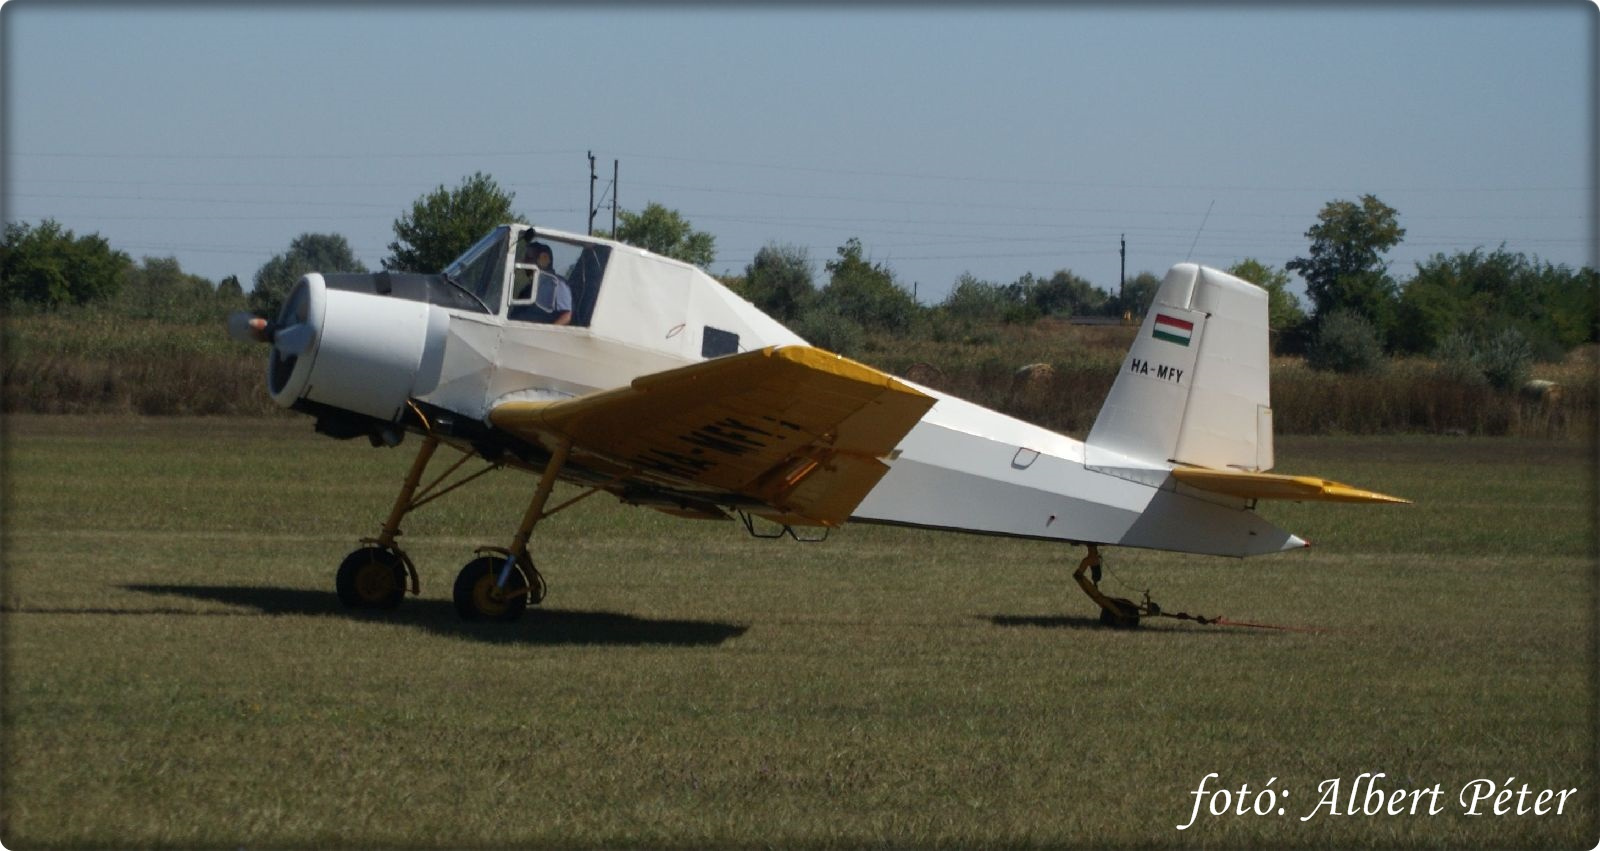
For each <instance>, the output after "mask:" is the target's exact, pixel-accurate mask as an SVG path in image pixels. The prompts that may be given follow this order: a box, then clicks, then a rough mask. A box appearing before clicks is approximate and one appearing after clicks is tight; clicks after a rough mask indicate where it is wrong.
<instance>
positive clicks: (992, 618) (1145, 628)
mask: <svg viewBox="0 0 1600 851" xmlns="http://www.w3.org/2000/svg"><path fill="white" fill-rule="evenodd" d="M977 617H978V618H979V619H980V620H986V621H988V622H989V623H992V624H994V625H995V626H999V627H1033V628H1036V629H1085V630H1091V631H1094V632H1108V633H1109V632H1123V633H1128V634H1131V635H1137V634H1139V633H1141V632H1152V631H1153V632H1164V633H1179V632H1181V633H1183V634H1184V635H1185V637H1187V636H1191V635H1194V636H1200V635H1205V636H1248V635H1268V634H1270V632H1269V631H1267V630H1254V629H1225V628H1222V627H1221V626H1220V625H1210V626H1211V628H1207V627H1208V625H1205V624H1192V623H1186V624H1181V625H1180V624H1179V623H1178V622H1176V621H1171V620H1157V619H1155V618H1145V619H1143V620H1141V621H1140V623H1139V626H1138V627H1136V628H1134V629H1114V628H1112V627H1109V626H1106V625H1105V624H1103V623H1101V622H1100V618H1099V616H1098V615H1097V616H1094V617H1084V616H1080V615H979V616H977Z"/></svg>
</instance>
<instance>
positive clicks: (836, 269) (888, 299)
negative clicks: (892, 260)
mask: <svg viewBox="0 0 1600 851" xmlns="http://www.w3.org/2000/svg"><path fill="white" fill-rule="evenodd" d="M823 268H824V269H826V271H827V272H828V276H829V278H828V285H827V286H826V287H823V289H822V295H821V303H822V304H823V305H824V306H826V307H827V308H829V309H831V310H833V311H835V312H837V313H839V314H840V315H841V316H844V317H845V318H847V319H850V320H851V321H853V322H856V323H857V324H859V325H861V326H862V327H863V328H867V329H876V330H880V331H891V332H895V333H902V332H905V331H906V330H908V329H910V327H911V319H912V317H914V316H916V313H917V303H916V301H915V300H914V299H912V297H911V293H908V292H906V291H905V289H904V288H902V287H901V286H900V285H898V284H896V283H895V282H894V273H893V272H891V271H890V270H889V267H888V266H886V265H883V264H881V263H873V262H871V261H869V260H867V259H865V258H863V257H862V256H861V240H859V239H857V238H856V237H850V239H849V240H847V241H846V242H845V244H844V245H841V246H839V257H838V259H835V260H829V261H828V262H827V263H826V264H824V267H823Z"/></svg>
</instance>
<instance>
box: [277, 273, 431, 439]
mask: <svg viewBox="0 0 1600 851" xmlns="http://www.w3.org/2000/svg"><path fill="white" fill-rule="evenodd" d="M431 310H432V307H431V306H430V305H428V304H427V303H425V302H419V301H411V300H408V299H401V298H392V297H389V296H381V295H374V294H370V293H360V292H351V291H348V290H342V289H334V288H330V287H329V286H328V285H327V282H326V281H325V280H324V278H323V276H322V275H319V274H315V273H313V274H309V275H306V276H304V277H302V278H301V279H300V280H299V282H298V283H296V284H295V286H294V289H293V290H291V291H290V293H289V298H288V300H287V301H286V302H285V303H284V307H283V312H282V313H281V314H279V317H278V328H277V330H276V332H275V334H274V338H273V347H272V358H271V360H270V361H269V364H268V369H267V389H268V391H269V392H270V393H271V394H272V400H273V401H274V402H277V403H278V404H279V405H282V406H283V407H286V408H287V407H292V406H293V405H295V404H296V403H298V402H300V401H302V400H305V401H310V402H317V403H321V404H323V405H328V406H330V407H334V408H339V409H341V410H345V411H353V412H355V413H358V414H364V415H366V416H369V417H374V418H376V419H379V420H384V421H392V420H394V419H395V418H396V417H397V416H398V415H399V412H400V409H401V407H402V406H403V405H405V403H406V399H407V398H408V397H409V396H411V394H412V388H413V386H414V384H415V383H416V379H417V373H418V370H419V368H420V366H421V364H422V358H423V353H424V352H425V351H426V350H427V348H428V342H429V340H428V338H429V336H430V335H429V330H428V329H429V318H430V316H429V313H430V311H431ZM441 330H442V329H441ZM442 344H443V340H442V339H441V340H437V341H435V345H436V346H439V345H442Z"/></svg>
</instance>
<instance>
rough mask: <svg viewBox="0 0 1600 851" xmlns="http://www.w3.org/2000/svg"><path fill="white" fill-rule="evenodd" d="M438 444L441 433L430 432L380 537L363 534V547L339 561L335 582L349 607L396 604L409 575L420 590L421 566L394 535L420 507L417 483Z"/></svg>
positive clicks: (412, 590) (412, 582)
mask: <svg viewBox="0 0 1600 851" xmlns="http://www.w3.org/2000/svg"><path fill="white" fill-rule="evenodd" d="M438 448H439V439H438V438H437V437H431V436H430V437H428V438H427V439H426V440H424V441H423V443H422V447H421V448H420V449H418V450H417V457H416V459H414V460H413V461H412V462H411V471H410V472H409V473H407V474H406V480H405V483H404V484H403V485H401V486H400V494H399V495H398V496H396V497H395V500H394V508H392V509H390V511H389V518H388V519H387V520H385V521H384V523H383V531H381V532H380V533H378V537H376V538H362V539H361V547H359V548H358V549H356V550H355V551H353V552H351V553H350V555H348V556H345V559H344V562H343V563H342V564H340V565H339V572H338V574H337V575H336V577H335V578H334V586H335V588H336V589H337V590H338V592H339V602H341V603H343V604H344V605H345V607H346V608H351V609H392V608H395V607H396V606H398V605H400V601H401V600H402V599H404V598H405V595H406V580H407V579H409V580H410V584H411V593H412V594H416V593H417V592H418V591H419V590H420V587H421V584H420V583H419V582H418V580H417V566H416V565H415V564H412V562H411V557H410V556H408V555H406V552H405V550H402V549H400V547H399V546H398V545H397V544H395V542H394V539H395V538H397V537H399V536H400V520H401V519H402V518H404V517H405V516H406V514H407V513H408V512H410V511H411V509H413V508H415V507H416V504H415V503H413V501H412V500H413V499H414V498H415V497H416V494H417V485H418V483H420V482H421V481H422V473H423V471H425V470H426V469H427V468H428V462H429V461H430V460H432V459H433V452H434V450H436V449H438Z"/></svg>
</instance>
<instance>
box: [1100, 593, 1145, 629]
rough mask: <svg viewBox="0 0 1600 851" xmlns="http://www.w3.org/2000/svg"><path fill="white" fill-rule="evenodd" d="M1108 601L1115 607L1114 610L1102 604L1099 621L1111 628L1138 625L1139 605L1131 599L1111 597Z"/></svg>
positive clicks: (1126, 627)
mask: <svg viewBox="0 0 1600 851" xmlns="http://www.w3.org/2000/svg"><path fill="white" fill-rule="evenodd" d="M1110 602H1111V603H1112V604H1113V605H1114V606H1115V607H1116V611H1112V610H1111V609H1109V608H1105V607H1104V606H1103V605H1102V607H1101V609H1100V623H1102V624H1104V625H1106V626H1109V627H1111V628H1113V629H1133V628H1134V627H1137V626H1138V625H1139V607H1138V605H1137V604H1135V603H1134V602H1133V601H1132V600H1129V599H1126V598H1123V597H1111V598H1110Z"/></svg>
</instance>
